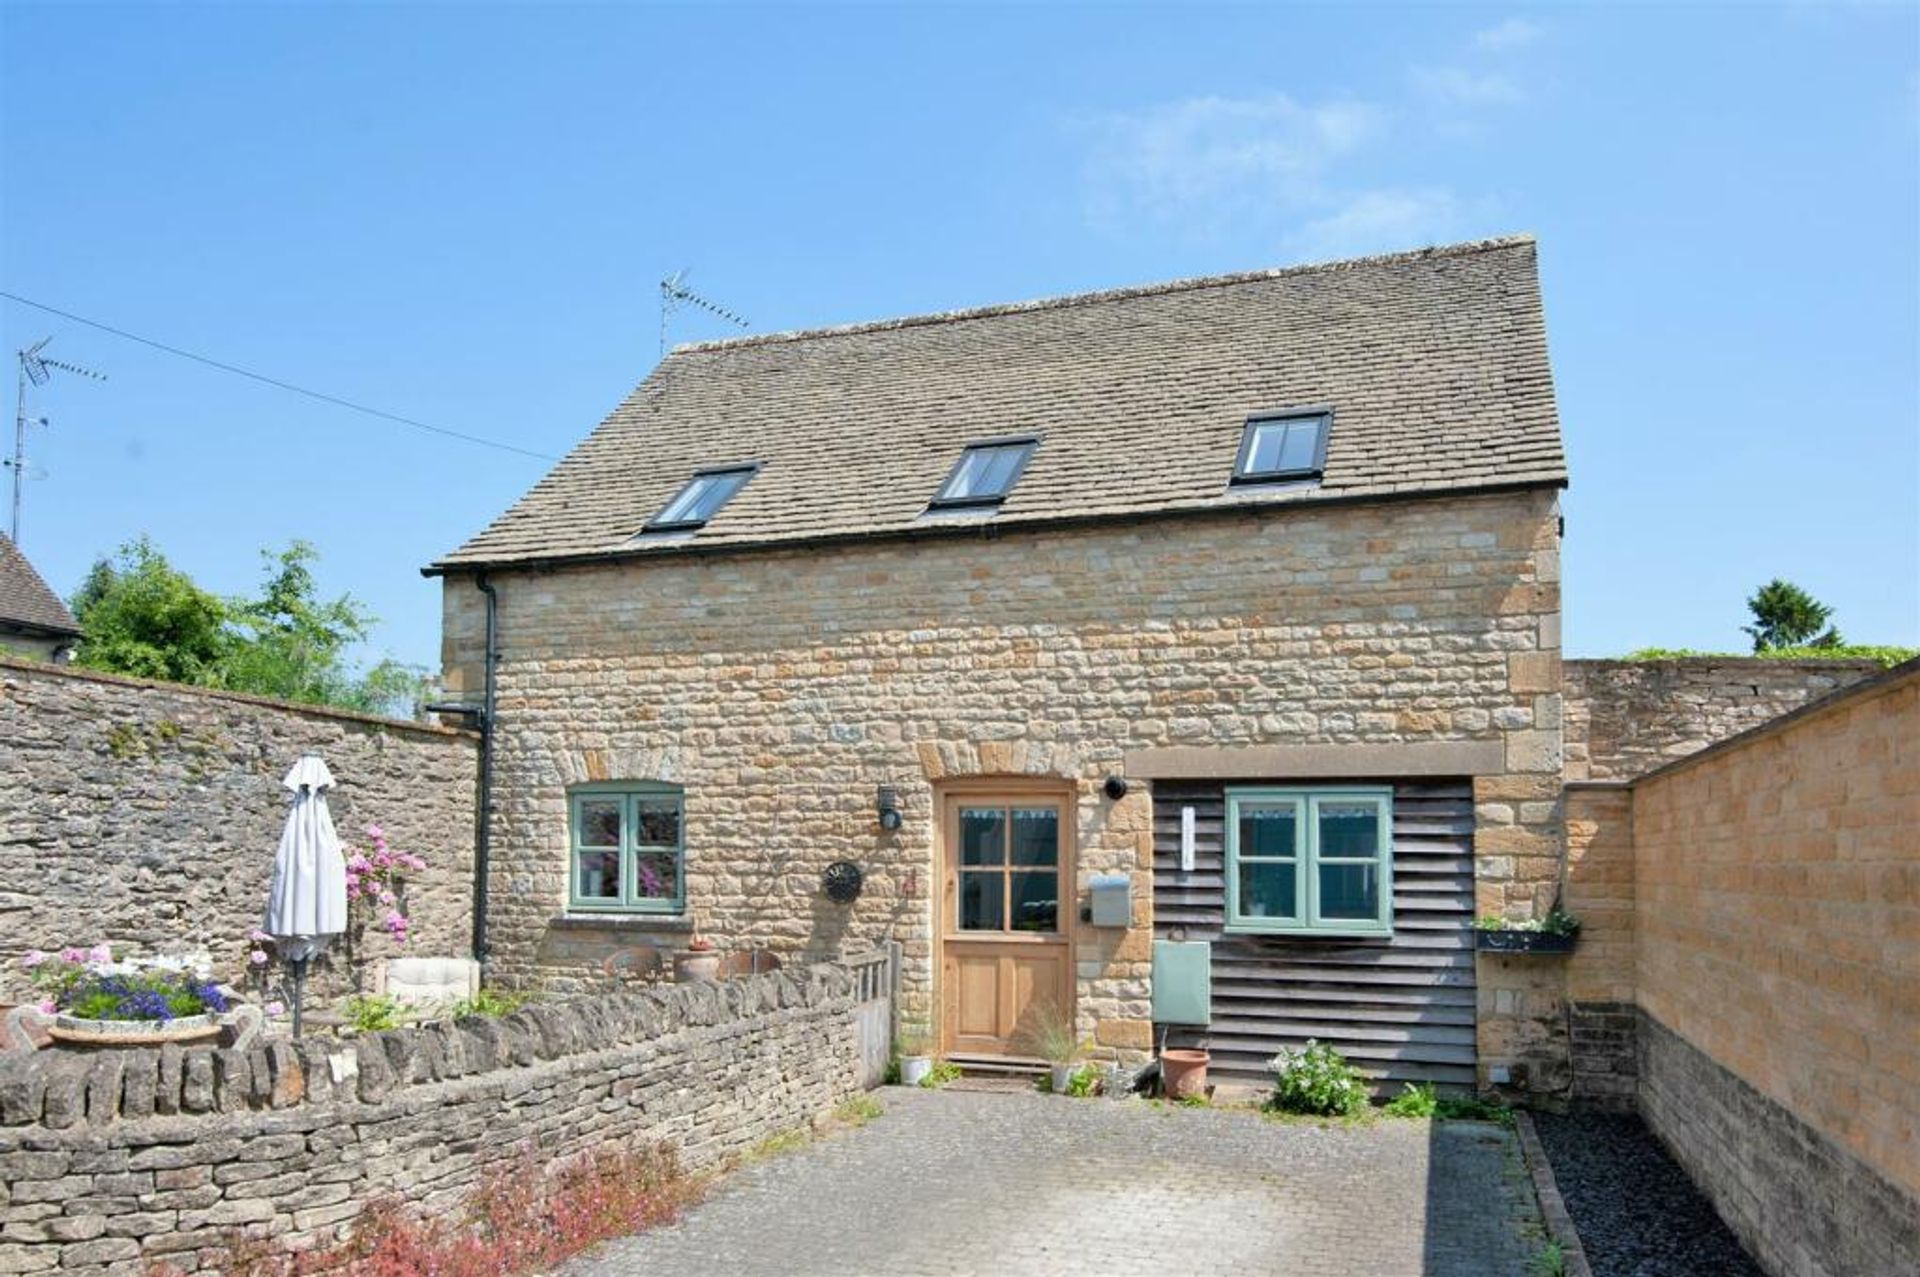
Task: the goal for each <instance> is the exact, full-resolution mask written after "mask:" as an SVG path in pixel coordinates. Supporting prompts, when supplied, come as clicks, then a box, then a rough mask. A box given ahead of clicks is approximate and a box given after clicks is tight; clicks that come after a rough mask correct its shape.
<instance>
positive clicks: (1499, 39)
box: [1473, 18, 1543, 53]
mask: <svg viewBox="0 0 1920 1277" xmlns="http://www.w3.org/2000/svg"><path fill="white" fill-rule="evenodd" d="M1542 30H1543V28H1542V27H1541V26H1540V24H1539V23H1537V22H1528V21H1527V20H1526V19H1525V18H1508V19H1507V20H1506V21H1505V22H1499V23H1495V24H1494V25H1493V26H1490V27H1488V28H1486V29H1485V30H1483V31H1476V32H1475V33H1474V36H1473V42H1474V43H1475V44H1476V45H1478V46H1479V47H1480V48H1482V49H1488V50H1491V51H1493V52H1496V53H1502V52H1505V51H1506V50H1508V49H1524V48H1526V47H1527V46H1528V45H1530V44H1532V43H1533V42H1534V41H1535V40H1538V39H1539V38H1540V35H1541V32H1542Z"/></svg>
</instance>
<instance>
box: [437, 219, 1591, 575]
mask: <svg viewBox="0 0 1920 1277" xmlns="http://www.w3.org/2000/svg"><path fill="white" fill-rule="evenodd" d="M1309 405H1330V406H1331V407H1332V409H1333V414H1334V415H1333V427H1332V430H1331V433H1330V437H1329V440H1328V447H1327V457H1326V471H1325V475H1324V477H1323V480H1322V482H1320V483H1319V484H1318V485H1316V486H1304V487H1303V486H1282V487H1270V488H1267V489H1265V490H1262V489H1260V488H1253V487H1247V486H1241V487H1235V488H1230V487H1229V486H1228V482H1227V481H1228V479H1229V477H1230V476H1231V475H1232V473H1233V465H1234V458H1235V456H1236V453H1237V450H1238V448H1239V446H1240V439H1241V434H1242V430H1243V428H1244V426H1245V423H1246V419H1247V417H1248V415H1249V414H1250V413H1256V412H1261V411H1265V410H1271V409H1276V408H1286V407H1300V406H1309ZM1009 434H1034V435H1038V436H1039V437H1040V440H1041V442H1040V445H1039V448H1038V449H1037V450H1036V452H1035V454H1034V456H1033V459H1032V461H1031V463H1030V464H1029V465H1028V467H1027V469H1026V471H1025V473H1024V475H1023V476H1022V477H1021V479H1020V482H1019V484H1018V485H1017V486H1016V487H1015V488H1014V490H1013V492H1012V493H1011V494H1010V495H1009V496H1008V498H1007V500H1006V501H1005V503H1004V504H1003V505H1002V506H1001V507H1000V508H999V510H998V512H997V513H994V514H991V515H989V516H985V517H986V518H987V519H989V520H990V522H991V523H993V524H994V525H996V526H1002V527H1004V526H1008V525H1018V524H1034V523H1045V522H1049V521H1056V520H1062V519H1084V518H1087V517H1097V516H1102V515H1115V516H1146V515H1152V514H1156V513H1162V512H1169V511H1175V510H1187V509H1208V508H1221V507H1231V506H1244V505H1249V504H1268V503H1295V502H1312V501H1319V500H1326V499H1329V498H1346V499H1350V498H1354V497H1374V496H1390V495H1397V494H1402V493H1409V492H1442V491H1462V490H1470V489H1474V488H1484V487H1507V486H1513V485H1521V484H1564V483H1565V482H1566V475H1567V471H1566V460H1565V456H1564V454H1563V452H1562V450H1561V445H1560V430H1559V423H1558V418H1557V416H1556V414H1555V411H1554V402H1553V382H1552V375H1551V373H1550V371H1549V369H1548V366H1547V347H1546V333H1545V326H1544V321H1543V319H1542V315H1541V309H1540V286H1539V280H1538V275H1537V272H1536V267H1535V251H1534V242H1533V239H1532V238H1531V237H1529V236H1520V237H1514V238H1508V239H1498V240H1485V241H1480V242H1476V243H1470V244H1460V245H1455V246H1452V247H1447V248H1434V249H1426V250H1422V251H1418V252H1412V253H1400V254H1394V255H1391V256H1384V257H1373V258H1365V259H1361V260H1357V261H1351V262H1337V263H1332V264H1327V265H1318V266H1303V267H1295V268H1291V269H1285V270H1274V271H1261V272H1256V273H1251V274H1242V275H1226V276H1220V277H1217V278H1211V279H1194V280H1184V281H1180V282H1176V283H1169V284H1159V285H1151V286H1147V287H1141V288H1128V289H1119V290H1115V291H1111V292H1103V293H1088V294H1084V295H1081V296H1074V297H1062V298H1057V299H1053V300H1048V301H1038V302H1027V303H1021V304H1015V305H1007V306H991V307H986V308H983V309H978V310H968V311H956V312H953V313H949V314H939V315H925V316H919V317H916V318H911V319H900V320H893V321H888V322H883V323H874V324H858V325H853V326H849V327H844V328H827V329H819V330H815V331H811V332H798V333H784V334H777V335H771V336H758V337H744V338H737V339H734V340H731V341H722V342H709V343H702V344H696V345H688V346H681V347H678V348H676V349H675V350H674V351H673V352H672V353H671V354H669V355H668V356H667V358H666V359H665V360H663V361H662V362H661V363H660V364H659V366H658V367H656V368H655V369H654V370H653V373H652V374H651V375H650V376H649V377H648V378H647V379H646V380H645V381H644V382H642V383H641V384H640V386H639V387H638V388H637V389H635V390H634V392H633V393H632V394H631V395H629V396H628V397H627V399H626V401H625V402H624V403H622V404H621V405H620V406H619V407H618V408H616V409H615V410H614V411H613V413H612V415H611V416H609V417H608V418H607V419H606V420H605V421H604V422H602V423H601V425H600V427H599V429H597V430H595V431H594V432H593V433H592V434H591V435H590V436H588V437H587V438H586V440H584V441H583V442H582V443H580V444H579V446H577V447H576V448H574V449H573V451H572V452H571V453H569V454H568V455H567V456H566V457H565V459H563V460H562V461H561V462H560V463H559V464H558V465H556V466H555V467H554V469H553V470H552V471H551V472H550V473H549V474H548V475H547V476H546V477H545V478H544V479H542V480H541V481H540V482H539V483H537V484H535V485H534V487H533V488H532V489H531V490H530V491H529V492H528V493H527V494H526V495H525V496H523V497H522V498H521V499H520V500H519V501H518V502H516V503H515V504H514V505H513V507H512V508H511V509H509V510H508V511H507V512H506V513H505V514H503V515H501V516H500V517H499V518H498V519H496V520H495V521H494V522H493V523H492V524H491V525H490V526H489V527H487V528H486V530H485V531H483V532H481V533H480V534H479V535H478V536H475V537H474V538H473V539H471V540H470V541H468V542H467V543H466V544H465V545H463V546H461V547H460V548H459V549H458V550H456V551H454V552H453V553H452V554H450V555H448V556H447V557H446V558H444V559H442V560H441V561H440V562H439V563H438V564H436V565H435V566H434V568H431V569H429V571H436V570H443V569H446V568H455V567H460V566H462V565H479V564H487V563H495V564H505V563H512V562H526V561H538V560H542V559H565V558H575V557H598V556H600V555H605V554H624V553H633V554H674V553H684V552H686V551H687V550H689V549H703V548H709V547H716V548H717V547H731V546H745V545H756V544H769V543H780V542H783V541H794V540H811V539H816V538H823V537H839V536H862V535H873V534H886V533H898V532H913V531H925V530H929V528H933V529H936V530H938V529H954V530H966V529H971V528H975V527H977V526H978V524H979V522H980V520H979V519H973V520H950V519H938V520H934V519H929V518H927V517H925V516H926V508H927V502H928V500H929V499H930V498H931V497H932V496H933V495H934V492H935V490H936V489H937V488H938V487H939V486H940V482H941V480H942V479H943V478H944V477H945V476H946V474H947V472H948V470H949V469H950V468H951V467H952V465H953V463H954V460H955V459H956V458H957V457H958V456H959V453H960V450H961V448H962V446H963V445H964V444H966V443H967V442H969V441H972V440H980V439H986V438H991V437H995V436H1004V435H1009ZM744 461H758V462H760V463H762V466H761V469H760V471H759V472H758V473H757V474H756V475H755V476H754V477H753V479H752V480H751V481H750V482H749V483H748V484H747V485H746V486H745V487H744V488H742V489H741V490H740V491H739V493H738V494H737V495H735V496H734V497H733V499H732V500H731V501H729V502H728V503H727V504H726V505H725V506H724V507H722V508H721V510H720V511H719V513H718V514H717V515H716V516H715V517H714V518H713V519H712V520H711V521H710V522H709V523H708V524H707V525H706V526H705V527H704V528H702V529H701V530H700V531H699V532H697V533H695V534H693V535H692V536H691V537H687V538H682V539H661V538H655V537H649V538H646V539H645V541H643V542H639V543H636V542H634V541H633V540H632V538H633V536H634V534H635V533H637V532H638V531H639V530H640V528H641V526H642V525H643V524H645V523H646V522H647V520H648V519H649V518H651V517H652V516H653V515H654V514H656V513H657V512H658V511H659V510H660V508H661V507H662V506H663V505H664V504H665V503H666V502H667V501H668V499H670V498H671V497H672V496H673V494H674V493H675V492H676V491H678V490H679V488H680V487H681V485H682V484H683V483H685V482H686V480H687V478H688V476H689V475H690V474H691V473H692V472H693V471H694V470H695V469H697V468H700V467H704V466H713V465H718V464H724V463H729V462H744Z"/></svg>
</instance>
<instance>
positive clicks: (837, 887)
mask: <svg viewBox="0 0 1920 1277" xmlns="http://www.w3.org/2000/svg"><path fill="white" fill-rule="evenodd" d="M860 881H861V878H860V866H859V865H856V864H854V863H853V862H852V861H851V860H836V861H834V862H833V863H832V864H830V865H828V866H827V868H826V871H825V872H824V873H822V874H821V875H820V889H821V890H822V891H824V892H826V893H827V899H829V900H831V901H833V903H835V904H837V905H850V904H852V903H853V902H854V901H856V900H858V899H859V898H860Z"/></svg>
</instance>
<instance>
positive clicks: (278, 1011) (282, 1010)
mask: <svg viewBox="0 0 1920 1277" xmlns="http://www.w3.org/2000/svg"><path fill="white" fill-rule="evenodd" d="M266 1012H267V1014H268V1015H285V1014H286V1013H287V1008H286V1004H285V1003H282V1002H269V1003H267V1005H266Z"/></svg>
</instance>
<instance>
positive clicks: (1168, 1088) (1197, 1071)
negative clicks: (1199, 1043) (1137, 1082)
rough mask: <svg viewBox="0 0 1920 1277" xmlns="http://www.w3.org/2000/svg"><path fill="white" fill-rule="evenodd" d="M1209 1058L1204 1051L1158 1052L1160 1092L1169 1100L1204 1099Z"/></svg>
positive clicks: (1176, 1050)
mask: <svg viewBox="0 0 1920 1277" xmlns="http://www.w3.org/2000/svg"><path fill="white" fill-rule="evenodd" d="M1209 1058H1210V1057H1209V1056H1208V1053H1207V1052H1205V1051H1187V1050H1179V1049H1175V1050H1169V1051H1162V1052H1160V1090H1161V1092H1162V1093H1163V1094H1164V1095H1165V1096H1166V1097H1167V1098H1168V1099H1170V1100H1185V1099H1205V1098H1206V1095H1207V1060H1208V1059H1209Z"/></svg>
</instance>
